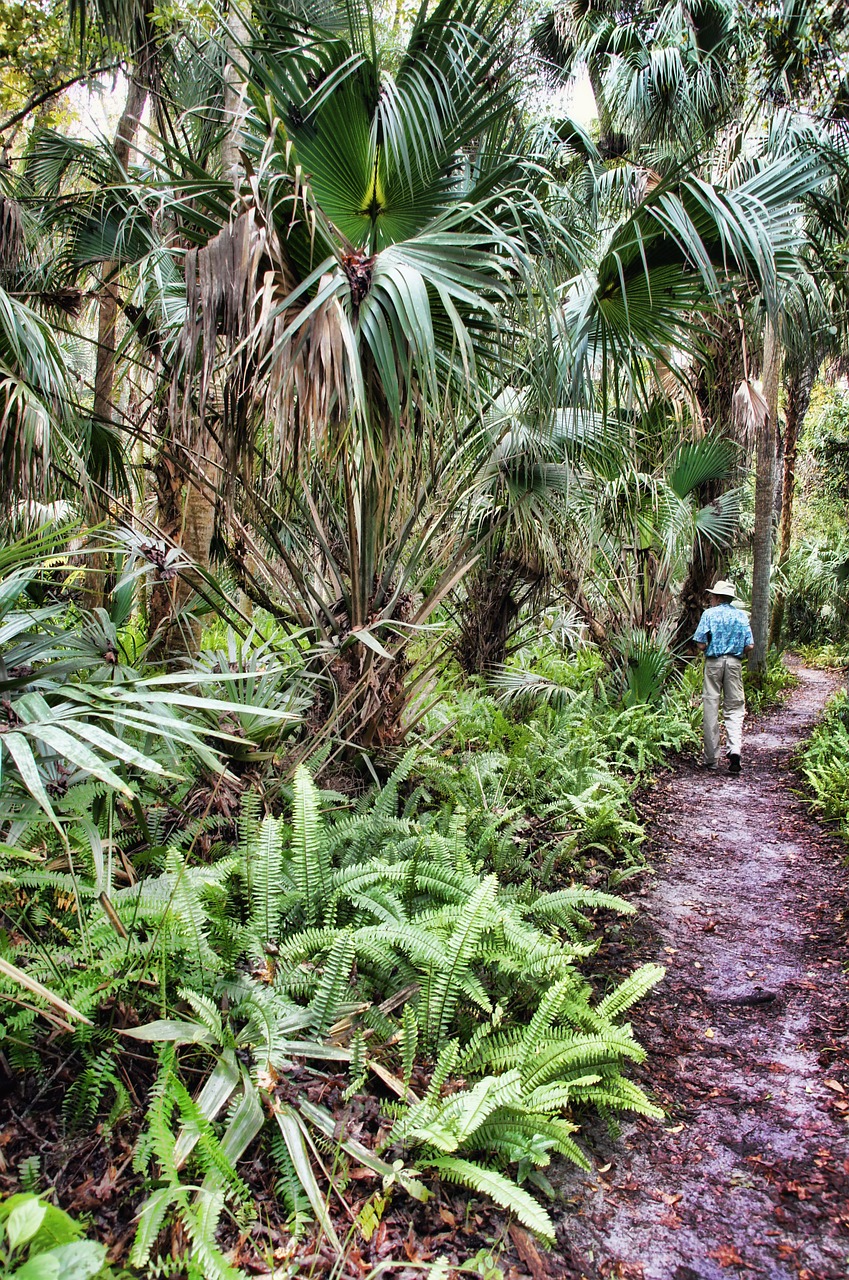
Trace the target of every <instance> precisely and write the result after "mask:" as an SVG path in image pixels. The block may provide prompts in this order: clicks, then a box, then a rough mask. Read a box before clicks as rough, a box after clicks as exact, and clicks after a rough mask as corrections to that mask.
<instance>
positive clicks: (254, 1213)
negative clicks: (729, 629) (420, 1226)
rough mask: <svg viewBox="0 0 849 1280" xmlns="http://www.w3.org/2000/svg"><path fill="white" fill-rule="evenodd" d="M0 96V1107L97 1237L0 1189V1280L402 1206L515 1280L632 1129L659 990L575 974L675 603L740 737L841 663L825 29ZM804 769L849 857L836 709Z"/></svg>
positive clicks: (502, 50)
mask: <svg viewBox="0 0 849 1280" xmlns="http://www.w3.org/2000/svg"><path fill="white" fill-rule="evenodd" d="M0 42H2V47H3V57H4V61H5V64H6V65H8V67H9V70H10V75H9V76H8V77H6V78H4V83H3V88H2V93H0V108H2V111H3V113H4V114H3V119H2V120H0V134H2V137H3V147H4V149H3V163H2V166H0V465H1V466H2V470H0V485H2V495H3V505H2V511H0V525H2V538H0V783H1V784H2V789H0V884H2V921H0V997H2V1001H0V1069H2V1070H1V1071H0V1074H2V1089H3V1091H4V1096H5V1099H6V1101H7V1103H8V1104H9V1105H10V1107H11V1114H12V1116H13V1117H14V1119H15V1123H16V1124H18V1125H19V1131H20V1132H22V1133H24V1134H29V1135H30V1138H32V1135H33V1133H34V1134H35V1135H36V1136H37V1133H38V1125H39V1124H40V1123H48V1120H47V1117H49V1118H50V1119H49V1123H50V1124H52V1125H58V1126H59V1130H60V1131H61V1133H62V1134H64V1135H65V1138H66V1141H67V1143H68V1146H69V1150H73V1149H74V1144H75V1143H76V1142H77V1141H78V1140H79V1138H80V1135H83V1134H86V1133H91V1132H96V1133H97V1134H98V1135H99V1137H100V1138H101V1139H102V1143H103V1145H104V1148H105V1149H107V1150H108V1151H109V1152H110V1153H111V1154H110V1160H111V1161H112V1162H113V1163H112V1165H111V1167H112V1168H114V1170H115V1174H114V1179H113V1181H115V1180H117V1182H116V1186H117V1185H119V1184H120V1186H121V1188H122V1189H121V1191H120V1194H119V1195H118V1197H117V1198H118V1201H119V1204H118V1207H117V1209H115V1206H113V1208H111V1209H109V1210H108V1211H107V1210H106V1209H105V1208H104V1207H103V1205H105V1204H106V1203H108V1202H110V1201H112V1200H113V1199H115V1197H116V1193H115V1192H114V1191H109V1190H108V1189H104V1186H105V1184H99V1185H100V1186H101V1190H100V1191H99V1192H97V1194H96V1195H95V1200H93V1201H92V1202H91V1204H90V1205H89V1209H90V1210H91V1212H90V1213H89V1215H88V1217H87V1218H86V1217H85V1216H84V1217H83V1218H82V1219H81V1220H76V1219H77V1218H78V1217H79V1209H78V1206H71V1205H64V1206H63V1205H61V1204H56V1203H55V1202H54V1199H53V1198H51V1190H52V1188H53V1185H54V1181H55V1180H56V1178H57V1177H58V1171H57V1170H56V1169H53V1168H52V1167H42V1163H41V1161H40V1157H39V1153H38V1150H37V1148H36V1147H35V1146H34V1147H33V1149H32V1150H31V1151H30V1152H29V1154H28V1155H27V1156H26V1157H25V1158H23V1159H21V1161H20V1167H19V1168H17V1169H12V1170H11V1171H10V1170H5V1172H6V1173H8V1176H9V1178H10V1180H11V1183H13V1184H14V1186H15V1188H16V1194H15V1195H13V1196H12V1197H11V1198H8V1199H7V1200H6V1201H5V1202H3V1203H2V1204H0V1259H2V1265H3V1267H4V1270H5V1272H6V1273H9V1274H11V1275H14V1276H15V1277H17V1278H18V1280H44V1278H45V1277H48V1276H50V1277H53V1276H64V1275H66V1274H67V1275H71V1274H73V1276H74V1277H75V1278H76V1280H88V1278H89V1277H93V1276H95V1275H98V1274H100V1275H110V1274H112V1275H117V1274H118V1273H119V1271H120V1269H122V1268H126V1269H128V1270H129V1271H131V1272H132V1273H133V1274H145V1275H150V1276H152V1277H153V1276H166V1275H189V1276H192V1277H205V1278H207V1280H225V1278H226V1280H235V1277H236V1276H238V1275H243V1274H247V1273H248V1272H252V1273H256V1272H267V1271H274V1274H275V1275H281V1276H283V1275H286V1276H288V1275H295V1274H299V1272H300V1271H302V1270H310V1271H311V1273H312V1274H332V1275H335V1276H339V1277H341V1276H343V1275H347V1274H348V1273H347V1272H346V1271H345V1267H346V1260H350V1259H352V1258H353V1257H354V1255H356V1259H357V1265H358V1266H359V1270H356V1271H355V1272H352V1274H357V1275H364V1274H366V1273H367V1271H368V1270H369V1267H370V1265H371V1263H372V1262H373V1261H374V1259H373V1258H372V1255H371V1254H370V1253H369V1247H370V1242H372V1240H373V1239H377V1238H378V1236H379V1233H380V1231H381V1230H382V1229H383V1228H384V1227H385V1220H386V1216H387V1215H388V1213H389V1212H390V1209H391V1207H392V1205H393V1203H394V1204H395V1205H397V1204H398V1203H401V1202H404V1203H409V1204H410V1205H411V1206H413V1205H422V1204H423V1205H425V1206H426V1205H427V1202H428V1200H429V1199H430V1198H431V1197H432V1196H433V1193H434V1190H435V1188H437V1187H438V1186H439V1185H442V1186H445V1185H456V1186H459V1187H461V1188H463V1189H464V1190H465V1192H467V1193H468V1197H469V1199H468V1203H469V1204H470V1205H471V1204H475V1203H494V1204H495V1205H496V1206H498V1207H499V1210H500V1211H503V1217H504V1219H505V1220H507V1219H508V1218H511V1217H512V1218H513V1219H515V1220H516V1221H518V1222H519V1223H520V1224H522V1225H523V1226H524V1227H525V1228H527V1229H528V1230H529V1231H531V1232H532V1233H536V1235H537V1236H538V1237H540V1239H541V1240H542V1241H543V1242H549V1241H551V1240H552V1239H553V1237H554V1230H555V1226H554V1221H553V1216H552V1209H551V1203H552V1202H555V1201H556V1169H557V1162H558V1161H562V1160H566V1161H572V1162H575V1163H576V1164H579V1165H582V1166H587V1155H586V1151H585V1149H584V1147H583V1146H582V1140H581V1126H582V1124H583V1123H584V1122H585V1120H586V1118H587V1117H588V1116H590V1115H594V1114H596V1113H600V1114H601V1116H602V1117H604V1119H606V1121H607V1122H608V1124H609V1125H610V1126H611V1128H613V1129H614V1130H615V1126H616V1124H617V1118H621V1117H622V1115H627V1114H632V1115H633V1114H637V1115H642V1116H645V1117H652V1118H656V1119H658V1120H659V1119H661V1118H662V1112H661V1111H660V1109H659V1108H658V1107H657V1105H656V1103H655V1101H654V1100H653V1099H652V1097H651V1089H650V1085H649V1087H648V1089H646V1088H645V1087H644V1085H645V1081H646V1079H648V1080H649V1081H650V1079H651V1069H650V1064H649V1067H648V1071H646V1072H644V1073H643V1075H642V1076H641V1081H642V1082H641V1083H638V1082H637V1079H636V1078H635V1068H636V1066H637V1065H638V1064H640V1063H642V1062H643V1061H644V1058H645V1054H644V1052H643V1050H642V1048H641V1046H640V1044H639V1043H638V1042H637V1040H636V1038H635V1036H634V1034H633V1031H632V1028H631V1025H630V1023H629V1021H628V1011H629V1010H630V1009H631V1007H632V1006H633V1005H634V1004H635V1003H636V1002H637V1001H639V1000H640V999H641V998H642V997H643V996H644V995H645V994H646V992H647V991H648V990H649V989H650V988H651V987H652V986H653V985H654V984H656V983H657V982H658V981H661V980H662V978H663V971H662V969H660V968H659V967H658V966H655V965H647V966H642V967H634V966H633V964H632V965H631V971H630V972H629V973H628V974H627V976H625V977H624V978H622V977H621V976H620V977H616V978H614V977H613V976H612V975H611V974H610V973H608V972H606V971H604V970H603V969H602V968H600V967H598V966H597V965H596V964H595V963H594V956H595V954H596V952H597V949H598V946H599V942H600V939H601V938H602V937H603V936H607V937H616V936H618V933H619V931H620V930H621V920H622V918H623V917H624V916H627V915H632V914H633V913H634V911H635V901H634V898H635V895H634V892H633V891H634V890H635V889H637V888H638V886H640V885H641V884H642V883H643V882H644V878H645V877H646V876H647V875H650V873H651V868H650V866H649V864H648V861H647V858H646V855H645V852H644V848H643V846H644V841H645V831H644V827H643V823H642V820H641V816H640V807H639V795H640V791H641V789H643V788H645V787H646V786H648V785H650V783H651V780H652V779H653V777H654V776H655V775H656V774H657V773H658V771H659V770H661V769H662V768H663V767H664V765H665V763H666V761H667V760H668V759H669V758H670V757H671V756H673V755H678V754H682V753H683V754H688V753H689V754H696V753H697V751H698V749H699V744H700V738H701V705H700V686H701V672H700V668H699V665H698V664H697V663H696V661H695V660H694V649H693V646H692V643H691V637H692V634H693V630H694V628H695V624H696V621H697V620H698V617H699V614H700V612H701V609H702V608H703V607H704V604H705V600H706V597H705V593H706V590H707V588H708V587H709V586H710V585H711V584H712V583H713V581H714V580H715V579H716V578H717V577H718V576H726V577H727V576H731V577H733V578H734V580H735V582H736V583H737V584H738V590H739V593H740V600H739V603H740V605H741V606H745V608H746V609H747V611H749V612H750V615H751V623H752V629H753V633H754V638H755V648H754V653H753V655H752V658H751V663H750V670H749V673H748V676H747V679H748V681H749V701H750V709H757V708H758V707H760V706H763V705H765V704H766V703H767V702H768V701H769V700H770V699H771V698H774V697H776V696H778V694H779V693H780V691H781V689H782V688H784V687H786V686H787V684H788V682H789V680H790V679H791V677H790V676H789V675H788V672H787V670H786V668H785V667H784V665H783V664H782V661H781V656H780V655H781V652H782V649H783V648H784V647H786V646H788V645H793V646H800V647H801V651H802V653H803V654H804V655H805V656H806V659H807V660H809V661H821V662H830V663H832V664H834V665H840V664H841V663H842V662H843V661H845V660H846V659H847V658H849V647H847V646H848V645H849V514H847V495H849V392H847V383H846V368H847V365H846V351H847V325H846V291H847V283H849V280H848V279H847V242H848V241H849V230H847V227H849V222H847V219H849V204H847V191H849V134H847V123H846V122H847V119H849V28H847V25H846V18H845V15H844V14H843V10H842V7H841V6H840V5H838V4H836V3H827V2H826V0H810V2H809V3H807V2H804V0H774V2H773V0H758V2H757V3H749V4H746V5H741V4H738V3H737V2H736V0H696V2H694V3H692V4H690V3H679V2H678V0H674V2H672V0H670V2H668V3H667V2H665V0H630V2H629V0H623V2H619V3H617V2H615V0H592V2H586V3H579V4H573V3H562V4H561V3H558V4H555V6H554V7H553V8H548V7H544V8H543V9H541V10H537V9H536V8H535V7H530V6H529V5H527V4H526V3H523V4H519V5H509V4H505V3H501V2H500V0H497V2H494V3H484V2H481V0H437V2H436V3H431V4H428V3H427V2H426V0H425V3H423V4H422V6H421V7H420V8H418V9H415V8H414V7H412V8H411V7H408V6H405V5H403V4H398V6H397V7H393V8H391V9H389V10H383V9H381V8H379V7H378V6H376V5H374V4H372V3H370V2H369V0H357V2H355V3H350V4H347V5H344V6H342V5H338V4H336V3H335V2H334V0H262V2H258V0H257V2H255V3H253V4H248V5H239V6H237V5H234V4H230V5H229V6H226V5H225V6H219V5H217V4H216V3H213V2H210V0H204V2H203V3H196V2H195V0H157V2H156V3H151V2H150V0H121V3H117V0H70V3H69V4H68V5H65V4H64V2H63V0H44V2H43V3H42V4H39V5H35V6H33V5H29V4H28V5H24V4H18V3H9V4H7V5H6V6H5V7H4V11H3V14H2V16H0ZM581 95H583V98H585V99H587V101H588V102H589V103H590V104H591V105H590V106H589V107H588V108H587V110H585V111H584V112H583V114H582V113H581V111H580V110H579V109H578V108H579V107H580V103H581V101H582V96H581ZM104 101H105V103H106V116H105V118H106V119H108V129H109V136H105V135H104V133H103V131H102V130H101V129H99V128H98V127H97V126H95V125H94V124H93V123H92V114H93V112H94V107H95V105H96V104H97V105H98V110H99V109H101V106H102V104H103V102H104ZM570 110H573V111H574V114H570ZM801 767H802V769H803V772H804V775H805V777H806V779H807V781H808V783H809V785H810V787H811V788H812V794H813V795H814V796H815V800H816V804H817V805H818V806H820V808H821V811H822V813H823V814H824V815H825V816H827V817H829V818H834V819H836V820H838V821H839V822H840V823H841V830H843V831H844V833H846V834H849V828H847V821H849V816H847V809H846V795H847V792H849V786H847V783H849V731H847V714H846V705H845V698H843V699H841V698H838V699H837V700H836V701H835V702H834V704H833V707H832V709H831V710H830V712H829V714H828V716H827V718H826V719H825V721H824V722H823V724H822V726H821V727H820V728H819V729H818V730H817V732H816V734H815V735H814V738H813V739H812V740H811V742H810V744H809V745H808V747H807V748H806V751H805V753H804V757H803V759H802V762H801ZM0 1161H2V1163H3V1164H4V1165H5V1159H4V1158H3V1157H2V1148H0ZM110 1177H111V1175H110ZM121 1179H123V1180H124V1181H123V1183H121ZM110 1185H111V1184H110ZM93 1194H94V1193H93ZM98 1196H100V1199H101V1200H102V1201H103V1205H101V1204H100V1202H99V1201H97V1197H98ZM95 1201H97V1204H98V1207H97V1208H96V1209H95V1208H94V1207H93V1206H94V1205H95ZM69 1208H71V1209H73V1210H74V1213H75V1215H76V1216H69V1214H68V1213H67V1212H65V1209H69ZM113 1209H115V1212H113ZM116 1215H117V1216H116ZM104 1246H108V1248H109V1251H110V1252H109V1254H108V1256H107V1253H106V1250H105V1247H104ZM404 1261H405V1264H409V1265H410V1267H412V1268H413V1269H414V1270H415V1269H419V1270H422V1271H425V1270H429V1271H431V1272H432V1273H433V1274H434V1275H435V1276H443V1277H445V1276H447V1274H448V1271H447V1263H444V1262H440V1261H439V1260H438V1259H433V1260H430V1259H428V1260H418V1261H417V1259H416V1258H415V1257H412V1256H411V1255H410V1254H409V1252H408V1254H407V1255H406V1258H405V1260H404ZM468 1268H469V1270H470V1271H471V1272H472V1273H474V1274H479V1275H482V1276H488V1277H491V1278H492V1280H494V1277H495V1276H496V1275H498V1274H500V1272H498V1269H497V1266H496V1263H495V1262H493V1261H492V1259H491V1258H489V1255H485V1256H484V1255H481V1256H480V1257H477V1256H476V1257H471V1258H470V1260H469V1262H468Z"/></svg>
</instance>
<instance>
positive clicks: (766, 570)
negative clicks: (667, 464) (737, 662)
mask: <svg viewBox="0 0 849 1280" xmlns="http://www.w3.org/2000/svg"><path fill="white" fill-rule="evenodd" d="M780 365H781V344H780V343H779V340H778V334H777V333H776V329H775V325H774V324H773V322H772V320H771V319H768V320H767V322H766V326H765V330H764V350H763V371H762V381H763V394H764V399H765V400H766V404H767V412H766V414H765V415H764V418H763V422H762V423H760V425H759V427H758V438H757V464H756V470H755V529H754V535H753V538H752V554H753V565H752V635H753V637H754V642H755V644H754V649H753V651H752V653H751V654H750V655H749V670H750V671H751V673H752V675H753V676H754V677H755V679H756V680H757V681H761V680H762V679H763V675H764V672H765V671H766V655H767V640H768V635H767V633H768V629H769V579H770V571H771V569H772V544H773V512H774V509H775V445H776V430H777V420H778V381H779V370H780Z"/></svg>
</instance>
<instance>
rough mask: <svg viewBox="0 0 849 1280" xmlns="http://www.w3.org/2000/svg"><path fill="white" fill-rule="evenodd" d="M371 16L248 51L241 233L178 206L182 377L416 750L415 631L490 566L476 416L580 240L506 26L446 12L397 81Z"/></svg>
mask: <svg viewBox="0 0 849 1280" xmlns="http://www.w3.org/2000/svg"><path fill="white" fill-rule="evenodd" d="M362 16H363V19H364V25H360V24H359V23H358V22H355V21H353V20H351V21H350V22H348V21H347V20H340V22H339V24H338V25H336V26H335V27H334V26H327V25H325V27H324V29H322V28H321V27H320V26H319V25H317V22H319V21H320V20H321V19H320V15H319V18H318V19H317V22H316V23H311V24H308V23H307V22H306V21H305V20H304V19H302V18H301V17H300V16H298V15H297V14H295V13H288V12H286V11H285V10H275V11H273V12H271V13H270V14H266V18H265V22H264V25H263V26H262V28H261V29H260V30H257V31H255V32H254V33H253V37H252V44H251V47H245V48H243V49H242V51H241V53H242V63H243V66H242V73H243V76H244V80H245V86H246V94H247V97H248V99H249V108H248V110H247V113H246V117H245V120H244V124H243V127H242V138H241V148H242V152H243V154H244V156H245V160H246V165H247V169H248V173H249V175H250V177H249V180H248V181H246V182H245V184H244V186H243V189H242V191H241V195H240V200H239V205H238V209H239V212H238V216H236V217H235V218H234V219H233V220H232V221H231V220H228V218H227V214H226V212H225V215H224V218H223V219H222V218H220V216H219V213H218V210H217V209H214V208H213V206H212V199H213V197H214V198H215V199H217V200H219V202H220V186H217V185H216V183H215V181H214V180H213V181H210V180H209V179H210V176H209V175H206V174H204V175H201V174H200V173H196V174H194V175H192V178H191V182H190V183H189V182H184V183H183V184H182V186H181V185H180V184H179V183H174V182H173V181H172V182H171V191H172V197H173V198H172V205H171V212H172V216H173V217H174V218H176V219H177V220H178V222H179V225H180V233H181V235H182V236H184V237H185V238H186V239H189V240H192V241H194V243H195V245H196V246H197V247H196V248H191V249H190V250H189V251H188V252H187V253H186V254H185V255H184V269H185V280H186V296H187V301H186V309H185V311H184V312H183V313H182V314H181V315H178V316H176V323H174V325H173V330H174V332H175V336H176V341H175V343H174V347H173V353H174V354H173V362H172V368H173V386H174V389H175V390H174V397H173V404H174V413H173V422H174V425H175V428H176V429H177V431H178V432H179V431H181V432H182V433H183V438H184V439H186V440H187V441H191V442H192V448H194V449H196V450H198V449H199V450H200V452H201V453H203V452H204V451H205V448H206V446H205V445H204V444H203V439H204V432H206V431H209V432H211V434H212V436H214V438H215V441H216V446H217V447H219V448H220V449H221V451H222V456H223V458H224V472H225V474H226V476H227V477H228V483H230V484H231V485H232V484H233V483H235V484H236V486H237V490H238V480H237V479H236V478H237V477H238V476H239V475H240V474H241V475H242V476H245V475H247V474H249V472H250V468H251V467H253V475H254V477H255V478H254V482H253V484H251V485H247V486H245V487H244V488H243V489H242V490H241V496H240V498H239V503H240V510H241V512H242V513H244V514H246V515H248V516H250V518H251V520H252V521H253V523H254V525H255V526H257V527H259V528H260V530H261V531H262V537H263V538H264V539H265V546H266V554H267V555H271V556H273V558H274V559H275V561H276V562H277V563H278V564H280V565H281V566H282V572H281V573H280V575H279V577H280V579H281V581H282V585H283V587H284V590H288V592H289V594H290V597H291V598H292V600H293V610H294V612H295V613H296V616H297V617H298V620H299V622H301V623H304V622H308V624H309V625H310V626H311V627H312V629H313V634H314V636H315V638H316V639H318V640H319V641H320V642H322V643H323V644H324V645H325V646H327V647H328V648H327V653H328V656H329V659H330V660H329V662H328V670H329V674H330V675H332V676H333V678H334V681H335V689H336V693H337V694H338V695H339V696H341V697H342V699H343V701H345V703H346V705H347V707H348V711H347V712H345V713H344V715H343V719H344V720H347V721H348V725H349V730H350V731H351V732H354V733H355V734H356V736H357V737H358V739H359V740H361V741H366V742H371V741H376V740H386V739H387V738H392V737H394V736H395V735H396V734H397V732H398V716H399V714H400V706H401V705H402V704H403V695H402V693H401V688H400V686H402V685H403V679H402V678H401V677H402V674H403V659H402V657H401V651H403V650H404V648H405V646H406V640H407V638H408V636H409V634H410V628H416V627H419V626H421V625H423V624H424V623H425V622H426V620H427V619H428V617H429V616H430V614H431V613H432V611H433V609H434V608H435V607H436V606H437V605H438V603H439V601H440V600H442V599H443V598H444V597H445V595H446V593H447V592H448V591H449V590H450V589H451V588H452V587H453V586H454V585H455V583H456V582H457V580H458V579H459V578H460V576H461V575H462V573H463V572H464V571H465V569H466V568H467V567H468V564H469V563H471V561H472V559H473V558H474V555H475V546H474V539H473V538H472V537H471V536H470V535H469V532H468V530H465V531H464V529H463V519H464V517H463V514H462V511H463V508H464V504H465V503H466V496H467V491H468V486H469V483H470V480H471V478H472V477H474V475H475V472H476V470H477V469H478V467H479V465H480V461H481V459H482V457H484V456H485V450H486V448H487V447H488V446H489V443H490V437H489V434H488V432H487V430H486V428H485V427H484V425H483V422H482V413H483V410H484V408H485V406H486V404H487V402H488V398H489V396H490V394H491V388H493V387H497V385H498V384H499V382H500V381H502V380H503V379H504V378H505V373H506V371H507V370H509V367H510V365H511V362H512V360H513V358H514V348H515V346H516V334H515V330H516V327H517V326H518V327H520V328H524V326H525V325H526V324H528V323H530V321H529V320H528V317H533V316H535V315H538V314H539V310H540V307H542V308H543V310H544V308H545V299H546V285H545V270H544V268H545V263H546V260H547V259H548V258H550V257H551V256H553V255H554V254H556V253H562V252H566V251H568V249H569V238H568V237H567V236H566V234H565V232H563V230H562V228H560V227H559V226H558V224H557V222H556V221H555V220H549V219H546V218H545V217H544V216H543V213H542V209H541V206H540V204H539V202H538V200H537V198H536V196H535V189H536V187H537V186H538V185H539V182H540V178H541V176H542V175H541V171H540V168H539V166H538V164H537V163H536V162H537V157H536V155H535V152H534V150H533V145H532V140H531V139H530V138H529V136H528V135H526V134H525V133H524V132H523V130H522V129H521V127H520V126H519V125H518V123H517V122H516V105H517V93H518V81H517V77H516V73H515V68H514V66H513V57H514V55H513V51H512V49H511V47H510V45H509V42H508V41H507V39H506V28H505V26H504V23H503V20H502V19H499V18H497V17H493V15H492V14H491V13H490V12H489V11H487V10H483V9H481V7H480V6H479V5H477V4H476V3H474V2H472V0H443V3H441V4H440V5H439V6H438V8H437V9H436V10H435V11H434V12H433V13H432V14H431V15H429V16H427V15H426V14H425V13H424V12H422V13H421V14H420V15H419V17H418V18H417V20H416V22H415V23H414V26H413V29H412V31H411V34H410V38H409V41H408V45H407V48H406V51H405V52H404V53H403V54H402V55H401V58H400V62H399V63H398V65H397V66H396V67H395V69H394V71H391V72H390V70H389V69H388V68H387V67H386V66H385V65H384V64H383V63H382V61H381V57H380V54H379V52H378V50H377V49H376V45H375V42H374V38H373V36H374V31H373V25H372V20H371V15H370V13H369V11H368V10H366V11H364V14H363V15H362ZM324 21H325V23H328V21H329V19H328V18H327V16H325V18H324ZM167 159H168V160H169V163H173V162H172V160H171V157H170V156H169V157H167ZM174 167H176V165H175V166H174ZM162 183H163V185H165V183H166V176H165V175H163V178H162ZM190 190H191V194H192V196H193V197H194V199H193V201H192V203H191V204H189V202H188V198H187V197H188V195H189V191H190ZM225 210H226V206H225ZM216 220H217V222H216ZM222 221H223V222H224V225H223V226H221V223H222ZM210 223H213V225H214V230H215V234H213V235H210V234H209V230H210V229H211V228H210ZM219 227H220V230H219V229H218V228H219ZM184 320H185V325H183V321H184ZM508 324H512V326H513V329H514V332H513V333H512V334H510V333H509V331H508V327H507V326H508ZM550 328H551V325H550V322H546V323H541V324H540V325H539V330H540V332H541V334H542V335H543V339H544V340H547V338H546V335H547V334H548V333H549V332H550ZM455 517H457V518H455ZM458 521H459V523H458ZM458 530H459V531H458ZM258 550H260V552H261V551H262V548H258ZM389 690H392V691H393V692H392V693H391V695H390V693H389V692H388V691H389Z"/></svg>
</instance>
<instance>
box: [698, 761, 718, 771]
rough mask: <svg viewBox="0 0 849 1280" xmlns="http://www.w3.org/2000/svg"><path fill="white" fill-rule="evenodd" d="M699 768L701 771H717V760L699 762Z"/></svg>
mask: <svg viewBox="0 0 849 1280" xmlns="http://www.w3.org/2000/svg"><path fill="white" fill-rule="evenodd" d="M699 768H700V769H715V768H716V761H715V760H700V761H699Z"/></svg>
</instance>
